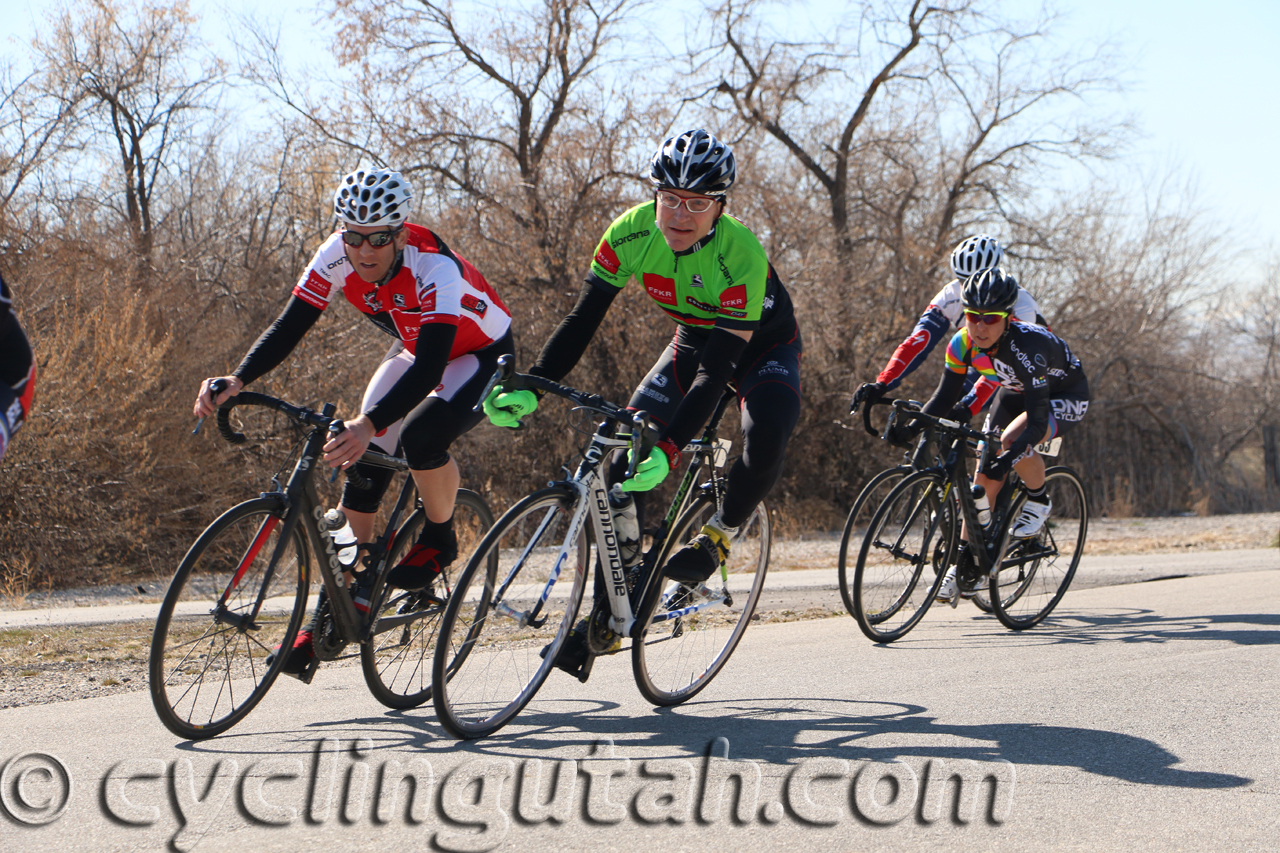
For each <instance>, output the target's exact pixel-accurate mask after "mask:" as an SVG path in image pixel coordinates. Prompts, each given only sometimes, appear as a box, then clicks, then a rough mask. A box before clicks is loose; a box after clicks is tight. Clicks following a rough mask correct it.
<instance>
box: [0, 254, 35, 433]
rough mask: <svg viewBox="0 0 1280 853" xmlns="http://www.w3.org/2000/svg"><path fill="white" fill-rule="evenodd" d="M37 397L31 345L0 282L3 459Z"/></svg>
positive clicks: (0, 406) (0, 395) (0, 390)
mask: <svg viewBox="0 0 1280 853" xmlns="http://www.w3.org/2000/svg"><path fill="white" fill-rule="evenodd" d="M35 393H36V362H35V359H34V358H33V357H32V355H31V344H30V343H29V342H28V341H27V335H26V333H25V332H23V331H22V326H21V325H20V324H19V323H18V318H17V317H16V316H15V315H14V313H13V296H12V294H10V293H9V285H7V284H5V283H4V279H3V278H0V459H3V458H4V453H5V451H6V450H7V449H8V447H9V442H10V441H11V440H12V439H13V436H14V434H15V433H17V431H18V430H19V429H20V428H21V427H22V424H23V422H24V421H25V420H26V419H27V415H28V414H30V413H31V403H32V402H33V400H34V399H35Z"/></svg>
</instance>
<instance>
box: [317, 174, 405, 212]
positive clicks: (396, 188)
mask: <svg viewBox="0 0 1280 853" xmlns="http://www.w3.org/2000/svg"><path fill="white" fill-rule="evenodd" d="M412 201H413V188H412V187H410V186H409V182H408V181H406V180H405V179H404V176H403V175H401V174H400V173H399V172H393V171H391V170H390V169H369V168H362V169H356V170H355V171H354V172H352V173H351V174H349V175H347V176H346V177H345V178H343V179H342V182H341V183H339V184H338V190H337V192H335V193H334V194H333V214H334V216H336V217H338V219H340V220H341V221H343V222H345V223H347V224H348V225H392V226H395V225H404V224H405V222H407V221H408V219H409V204H410V202H412Z"/></svg>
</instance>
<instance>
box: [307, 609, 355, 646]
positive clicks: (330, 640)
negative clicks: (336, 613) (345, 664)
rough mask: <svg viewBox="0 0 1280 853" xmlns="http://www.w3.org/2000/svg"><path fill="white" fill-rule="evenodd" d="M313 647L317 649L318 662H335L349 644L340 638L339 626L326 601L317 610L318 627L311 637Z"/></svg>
mask: <svg viewBox="0 0 1280 853" xmlns="http://www.w3.org/2000/svg"><path fill="white" fill-rule="evenodd" d="M311 646H312V648H313V649H315V653H316V658H317V659H318V660H326V661H327V660H335V659H336V658H337V657H338V655H340V654H342V650H343V649H345V648H346V647H347V643H346V641H345V640H343V639H342V638H341V637H339V636H338V625H337V623H336V622H334V621H333V613H332V611H331V610H330V609H329V602H328V600H325V601H323V602H321V603H320V605H319V607H317V608H316V627H315V629H314V633H313V635H312V637H311Z"/></svg>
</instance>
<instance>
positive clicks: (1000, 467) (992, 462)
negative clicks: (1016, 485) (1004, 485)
mask: <svg viewBox="0 0 1280 853" xmlns="http://www.w3.org/2000/svg"><path fill="white" fill-rule="evenodd" d="M1012 467H1013V451H1012V450H1006V451H1005V452H1004V453H1001V454H1000V455H999V456H992V457H991V458H989V459H987V464H986V466H985V467H983V469H982V473H983V475H984V476H986V477H987V478H989V479H992V480H996V481H997V482H1002V481H1003V480H1004V478H1005V477H1007V476H1009V469H1010V468H1012Z"/></svg>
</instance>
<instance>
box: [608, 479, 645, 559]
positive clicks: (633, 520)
mask: <svg viewBox="0 0 1280 853" xmlns="http://www.w3.org/2000/svg"><path fill="white" fill-rule="evenodd" d="M609 509H610V511H611V512H612V513H613V532H614V533H615V534H617V537H618V555H619V556H620V557H621V558H622V565H624V566H634V565H635V564H636V563H638V562H639V561H640V519H639V517H638V516H637V514H636V499H635V498H634V497H633V496H632V495H631V494H630V493H629V492H624V491H622V488H621V486H619V485H617V484H615V485H614V487H613V488H612V489H610V490H609Z"/></svg>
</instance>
